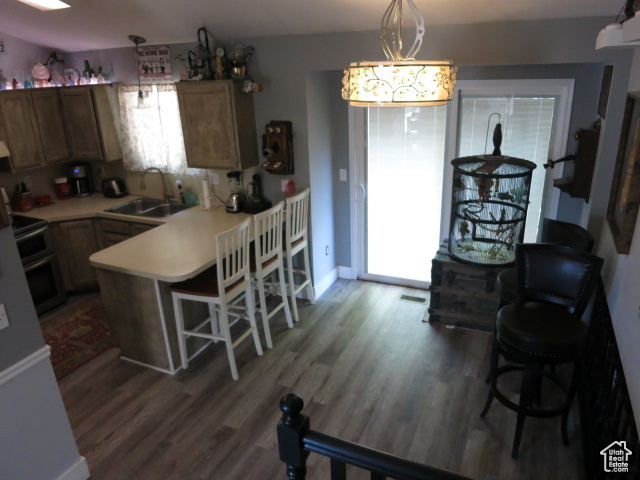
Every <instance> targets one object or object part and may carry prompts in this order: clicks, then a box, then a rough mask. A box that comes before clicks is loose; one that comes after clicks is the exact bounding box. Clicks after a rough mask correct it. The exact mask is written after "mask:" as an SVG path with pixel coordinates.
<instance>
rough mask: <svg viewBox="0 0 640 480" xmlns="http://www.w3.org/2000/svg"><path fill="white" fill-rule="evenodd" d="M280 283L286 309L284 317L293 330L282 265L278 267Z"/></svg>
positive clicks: (281, 295)
mask: <svg viewBox="0 0 640 480" xmlns="http://www.w3.org/2000/svg"><path fill="white" fill-rule="evenodd" d="M278 282H279V284H280V297H281V298H282V308H284V316H285V317H286V319H287V325H288V326H289V328H293V321H292V319H291V309H290V308H289V299H288V295H287V287H286V286H285V283H286V282H285V280H284V267H283V266H282V264H280V266H279V267H278Z"/></svg>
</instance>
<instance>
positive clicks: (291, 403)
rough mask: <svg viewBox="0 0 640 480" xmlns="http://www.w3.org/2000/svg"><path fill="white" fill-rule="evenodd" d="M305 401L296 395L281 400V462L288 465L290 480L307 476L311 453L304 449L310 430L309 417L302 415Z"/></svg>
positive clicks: (279, 425)
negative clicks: (307, 463)
mask: <svg viewBox="0 0 640 480" xmlns="http://www.w3.org/2000/svg"><path fill="white" fill-rule="evenodd" d="M303 407H304V401H303V400H302V398H301V397H299V396H298V395H296V394H295V393H289V394H288V395H285V396H284V397H282V398H281V399H280V410H281V411H282V419H281V420H280V423H279V424H278V429H277V431H278V450H279V451H280V460H282V461H283V462H284V463H286V464H287V477H288V478H289V480H304V479H305V478H306V475H307V465H306V462H307V457H308V456H309V452H308V451H306V450H305V449H304V448H303V438H304V435H305V433H306V432H307V431H308V430H309V417H307V416H306V415H302V413H301V412H302V408H303Z"/></svg>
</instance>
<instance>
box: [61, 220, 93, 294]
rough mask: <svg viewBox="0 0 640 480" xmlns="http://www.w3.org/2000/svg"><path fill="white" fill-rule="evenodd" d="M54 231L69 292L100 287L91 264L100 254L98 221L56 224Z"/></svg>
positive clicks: (64, 282) (66, 287)
mask: <svg viewBox="0 0 640 480" xmlns="http://www.w3.org/2000/svg"><path fill="white" fill-rule="evenodd" d="M50 229H51V236H52V238H53V244H54V249H55V252H56V255H57V256H58V261H59V263H60V269H61V272H62V282H63V284H64V287H65V290H66V291H73V290H80V289H84V288H90V287H96V286H97V285H98V276H97V274H96V270H95V268H93V267H92V266H91V263H90V262H89V257H90V256H91V254H93V253H95V252H97V251H98V242H97V239H96V231H95V226H94V221H93V220H92V219H83V220H72V221H68V222H56V223H52V224H51V225H50Z"/></svg>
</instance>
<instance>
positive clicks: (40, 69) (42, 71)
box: [31, 63, 49, 80]
mask: <svg viewBox="0 0 640 480" xmlns="http://www.w3.org/2000/svg"><path fill="white" fill-rule="evenodd" d="M31 76H32V77H33V78H34V79H35V80H49V69H48V68H47V67H45V66H44V65H43V64H41V63H36V64H35V65H34V66H33V69H32V70H31Z"/></svg>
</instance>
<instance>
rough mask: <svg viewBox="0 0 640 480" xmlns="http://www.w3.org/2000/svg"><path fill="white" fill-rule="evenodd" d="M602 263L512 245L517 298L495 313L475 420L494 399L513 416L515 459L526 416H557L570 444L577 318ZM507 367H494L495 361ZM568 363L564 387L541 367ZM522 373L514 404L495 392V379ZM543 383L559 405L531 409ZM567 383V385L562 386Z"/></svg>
mask: <svg viewBox="0 0 640 480" xmlns="http://www.w3.org/2000/svg"><path fill="white" fill-rule="evenodd" d="M602 262H603V261H602V259H601V258H599V257H596V256H594V255H591V254H589V253H586V252H581V251H579V250H576V249H574V248H571V247H566V246H563V245H556V244H544V243H525V244H517V245H516V269H517V273H518V281H517V285H518V298H519V301H518V302H516V303H511V304H508V305H506V306H504V307H502V308H501V309H500V310H499V311H498V316H497V319H496V328H495V335H494V338H493V348H492V352H491V364H490V371H489V379H488V381H489V393H488V396H487V401H486V404H485V406H484V409H483V410H482V413H481V414H480V416H482V417H484V416H485V415H486V414H487V412H488V411H489V407H490V406H491V403H492V401H493V399H494V397H495V398H497V399H498V401H500V403H502V404H503V405H505V406H506V407H508V408H510V409H511V410H514V411H516V412H517V413H518V417H517V423H516V431H515V436H514V439H513V448H512V451H511V457H512V458H517V456H518V450H519V447H520V440H521V438H522V431H523V427H524V420H525V418H526V417H527V416H533V417H552V416H556V415H562V423H561V427H562V440H563V442H564V444H565V445H567V444H568V443H569V439H568V434H567V419H568V416H569V410H570V409H571V404H572V402H573V397H574V396H575V391H576V387H577V383H576V382H577V379H578V372H579V368H580V360H581V357H582V352H583V349H584V345H585V342H586V337H587V325H586V324H585V323H583V322H582V320H581V317H582V314H583V313H584V310H585V308H586V306H587V304H588V303H589V300H590V298H591V295H592V293H593V291H594V289H595V287H596V284H597V281H598V278H599V276H600V270H601V268H602ZM501 356H502V357H503V358H504V359H505V360H507V361H508V362H509V363H507V364H506V365H503V366H499V361H500V357H501ZM564 363H573V364H574V368H573V372H572V378H571V380H570V382H569V385H568V386H567V385H565V384H563V382H562V381H561V380H560V379H559V378H558V376H556V375H555V373H554V372H553V368H552V369H551V370H552V371H549V370H545V368H544V367H545V366H547V365H551V366H555V365H559V364H564ZM513 371H522V379H521V386H520V398H519V400H518V403H515V402H513V401H511V400H509V399H508V398H507V397H506V396H505V395H504V394H503V393H502V392H501V391H500V389H499V388H498V379H499V377H500V376H501V375H502V374H504V373H507V372H513ZM545 379H547V380H550V381H552V382H554V383H555V384H557V385H558V386H559V387H560V388H561V389H562V390H563V391H564V392H565V393H566V395H565V398H564V401H563V402H562V404H561V405H558V406H555V407H553V408H547V409H542V408H535V406H534V399H536V396H537V395H539V393H540V391H541V386H542V382H543V381H544V380H545ZM565 383H566V382H565Z"/></svg>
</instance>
